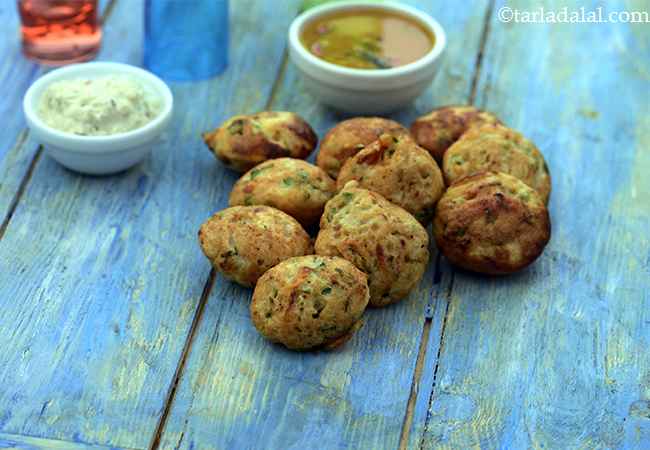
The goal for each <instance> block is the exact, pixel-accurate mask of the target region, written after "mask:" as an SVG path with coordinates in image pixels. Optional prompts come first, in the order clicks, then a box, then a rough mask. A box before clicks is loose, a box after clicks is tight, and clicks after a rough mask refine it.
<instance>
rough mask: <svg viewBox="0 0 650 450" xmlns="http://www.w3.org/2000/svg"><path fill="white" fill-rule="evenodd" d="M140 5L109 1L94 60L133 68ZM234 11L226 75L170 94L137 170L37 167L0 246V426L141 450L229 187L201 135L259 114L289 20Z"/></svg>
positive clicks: (249, 7) (243, 8) (43, 163)
mask: <svg viewBox="0 0 650 450" xmlns="http://www.w3.org/2000/svg"><path fill="white" fill-rule="evenodd" d="M138 6H141V3H139V4H138V3H137V2H132V1H118V2H117V4H116V6H115V9H114V11H113V14H112V16H111V18H110V19H109V23H108V24H107V27H106V41H105V44H106V45H105V49H104V53H103V54H102V58H106V59H111V60H118V61H127V62H130V63H134V64H139V63H140V59H141V53H140V48H141V42H142V41H141V31H142V27H141V22H142V19H141V17H142V15H141V11H139V10H138V8H137V7H138ZM232 10H233V11H232V15H233V20H234V21H235V22H236V24H237V26H235V27H233V28H234V29H233V36H232V38H233V49H234V51H233V54H232V58H231V64H230V68H229V69H228V71H227V73H226V74H224V75H223V76H222V77H220V78H218V79H215V80H212V81H210V82H203V83H196V84H192V85H188V84H179V85H176V86H173V90H174V94H175V97H176V100H177V109H176V112H175V116H174V127H173V130H172V131H170V132H169V133H168V134H167V135H166V137H165V139H164V142H163V143H162V144H161V145H160V146H159V147H158V148H156V149H155V151H154V154H153V155H152V157H151V158H149V159H148V160H147V161H146V162H144V163H142V164H140V165H139V166H137V167H135V168H133V169H132V170H130V171H128V172H126V173H124V174H121V175H119V176H113V177H84V176H80V175H77V174H74V173H72V172H69V171H66V170H65V169H63V168H61V167H60V166H59V165H58V164H56V163H55V162H54V161H52V160H51V159H49V158H48V157H46V156H45V155H44V156H43V157H41V158H40V160H39V161H38V162H37V164H36V166H35V168H34V171H33V175H32V177H31V180H30V182H29V183H28V184H27V186H26V189H25V192H24V194H23V195H22V197H21V199H20V203H19V204H18V206H17V208H16V210H15V212H14V214H13V216H12V217H11V220H10V221H9V223H8V226H7V228H6V232H5V233H4V236H3V238H2V241H1V245H0V277H1V280H2V282H0V299H1V301H2V307H3V314H1V315H0V330H1V333H0V348H2V349H3V351H2V352H0V380H2V385H1V387H0V430H2V432H5V433H10V434H26V435H33V436H38V437H47V438H51V439H60V440H64V441H75V442H86V443H98V444H102V445H114V446H120V447H122V446H124V447H133V448H145V447H147V446H148V445H149V442H150V440H151V439H152V437H153V435H154V433H155V430H156V427H157V423H158V421H159V419H160V417H161V414H162V411H163V410H164V406H165V404H166V401H167V394H168V390H169V387H170V385H171V383H172V381H173V378H174V373H175V370H176V366H177V364H178V361H179V359H180V357H181V353H182V349H183V346H184V343H185V339H186V337H187V335H188V331H189V329H190V325H191V323H192V318H193V315H194V312H195V310H196V308H197V305H198V304H199V299H200V297H201V292H202V290H203V285H204V283H205V280H206V279H207V277H208V272H209V268H208V267H207V266H206V264H205V260H204V258H203V256H202V255H201V252H200V250H199V249H198V247H197V243H196V230H197V228H198V226H199V224H200V223H201V221H202V220H204V219H205V217H207V216H208V215H209V214H210V213H212V212H213V211H214V209H215V204H216V203H218V202H222V199H223V196H225V195H226V194H227V191H228V187H229V186H230V185H231V184H232V182H233V181H234V179H235V177H234V176H233V175H231V174H225V173H223V172H221V171H219V169H218V166H217V164H216V163H215V162H214V159H213V157H212V156H211V155H210V154H209V153H208V152H207V151H206V150H205V148H204V146H203V144H202V143H201V140H200V135H199V133H200V132H201V131H203V130H205V129H208V128H209V127H211V126H214V125H215V123H216V122H218V121H219V120H220V119H221V118H223V117H225V116H228V115H231V114H234V113H237V112H240V111H241V110H257V109H262V108H263V107H264V103H265V101H266V99H267V98H268V96H269V93H270V90H271V86H272V84H273V80H274V78H275V76H276V74H277V72H278V70H279V67H280V63H281V61H282V51H283V48H284V42H285V30H286V28H287V25H288V22H289V21H290V20H291V17H292V16H293V15H294V12H293V11H287V12H286V13H280V12H279V11H278V8H277V6H273V4H272V3H271V2H269V3H265V4H261V3H260V2H253V1H237V2H232ZM250 30H255V33H252V32H250ZM13 31H14V30H12V32H13ZM14 151H30V152H31V151H33V149H27V148H25V147H24V146H23V147H20V148H14V149H12V150H11V152H14ZM20 176H21V174H18V173H15V172H14V171H11V170H10V171H8V172H7V173H5V174H3V179H5V178H7V177H20ZM7 349H10V351H7Z"/></svg>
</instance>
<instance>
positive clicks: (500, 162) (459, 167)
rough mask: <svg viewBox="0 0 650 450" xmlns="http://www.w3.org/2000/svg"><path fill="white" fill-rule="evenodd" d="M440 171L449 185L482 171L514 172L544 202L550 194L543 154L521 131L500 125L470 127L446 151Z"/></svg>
mask: <svg viewBox="0 0 650 450" xmlns="http://www.w3.org/2000/svg"><path fill="white" fill-rule="evenodd" d="M442 168H443V173H444V176H445V181H446V182H447V184H448V185H451V184H453V183H454V182H456V181H457V180H459V179H461V178H464V177H466V176H468V175H472V174H475V173H478V172H483V171H493V172H504V173H508V174H510V175H513V176H515V177H517V178H519V179H520V180H522V181H523V182H524V183H526V184H527V185H528V186H530V187H532V188H533V189H535V190H537V192H538V193H539V195H540V196H541V197H542V200H543V201H544V203H548V199H549V196H550V194H551V177H550V175H549V172H548V167H547V165H546V161H545V160H544V156H542V154H541V153H540V151H539V150H538V149H537V147H535V144H533V143H532V142H531V141H530V140H528V139H526V138H525V137H524V136H523V135H522V134H521V133H519V132H517V131H515V130H513V129H510V128H508V127H505V126H503V125H481V126H477V127H473V128H471V129H470V130H469V131H467V132H466V133H465V134H463V135H462V136H461V137H460V139H459V140H458V141H456V143H455V144H454V145H452V146H451V147H449V149H448V150H447V152H446V153H445V157H444V159H443V164H442Z"/></svg>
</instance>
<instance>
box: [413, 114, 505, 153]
mask: <svg viewBox="0 0 650 450" xmlns="http://www.w3.org/2000/svg"><path fill="white" fill-rule="evenodd" d="M485 123H491V124H496V123H501V121H500V120H499V119H498V118H497V117H496V116H495V115H494V114H492V113H490V112H487V111H481V110H480V109H477V108H475V107H473V106H458V105H452V106H444V107H442V108H438V109H434V110H433V111H431V112H430V113H429V114H426V115H424V116H422V117H419V118H417V119H416V120H415V122H413V124H412V125H411V134H412V135H413V138H414V139H415V142H417V144H418V145H420V146H421V147H424V148H425V149H427V150H428V151H429V153H431V156H433V157H434V158H435V159H436V161H438V162H439V163H441V162H442V157H443V156H444V154H445V151H447V149H448V148H449V146H451V144H453V143H454V142H456V141H457V140H458V138H460V136H461V135H462V134H463V133H465V132H466V131H467V130H468V129H469V128H470V127H473V126H475V125H482V124H485Z"/></svg>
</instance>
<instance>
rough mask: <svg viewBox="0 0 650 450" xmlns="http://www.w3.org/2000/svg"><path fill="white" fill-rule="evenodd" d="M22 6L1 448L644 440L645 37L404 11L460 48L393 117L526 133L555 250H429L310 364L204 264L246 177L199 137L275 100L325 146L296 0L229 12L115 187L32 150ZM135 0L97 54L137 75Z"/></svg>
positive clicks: (11, 137) (10, 169) (0, 384)
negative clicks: (482, 270)
mask: <svg viewBox="0 0 650 450" xmlns="http://www.w3.org/2000/svg"><path fill="white" fill-rule="evenodd" d="M10 3H11V4H10V6H9V8H8V7H7V5H5V4H4V2H3V4H2V5H0V20H1V21H2V23H9V26H7V27H6V28H3V29H2V30H0V81H2V84H0V86H2V87H0V92H1V93H2V100H0V113H2V114H3V117H4V118H5V121H6V123H7V124H8V125H7V127H6V129H3V130H0V217H3V218H4V217H6V216H7V212H8V211H10V210H11V211H12V212H13V215H12V216H11V217H10V220H8V221H7V223H6V230H5V231H4V236H3V235H2V231H1V230H0V239H2V240H1V241H0V306H1V307H2V308H3V314H0V348H1V349H3V351H2V352H0V448H20V449H32V448H110V447H111V446H114V447H120V448H146V447H147V446H149V445H151V444H152V443H154V444H155V445H158V446H159V447H160V448H187V449H191V448H201V449H203V448H220V449H221V448H283V449H284V448H287V449H289V448H311V447H313V448H372V449H378V448H397V447H398V445H400V443H401V444H402V445H403V446H404V447H407V448H420V449H428V448H472V447H481V448H629V449H636V448H650V353H649V352H648V348H650V294H648V292H649V288H650V277H649V275H650V268H649V266H650V249H649V238H648V230H649V229H650V223H649V221H648V215H649V214H650V202H648V198H650V182H649V181H648V176H647V173H648V171H649V170H650V151H648V147H650V136H649V132H648V130H649V129H650V106H649V101H648V92H649V91H650V89H649V88H650V63H649V61H650V28H649V27H648V25H647V24H638V25H627V24H612V23H610V24H599V25H593V24H581V25H576V24H572V25H559V24H557V25H550V24H549V25H543V24H537V25H534V24H503V23H500V22H498V20H497V18H496V11H497V10H498V8H500V7H501V6H503V4H502V3H500V2H497V4H496V5H494V6H492V5H490V4H489V3H488V2H486V1H477V2H474V3H473V4H463V5H462V7H459V6H458V5H454V6H451V5H446V6H445V5H443V4H438V2H429V1H415V0H413V1H409V2H408V3H410V4H413V5H416V6H419V7H421V8H423V9H425V10H427V11H429V12H430V13H432V14H433V15H434V16H435V17H436V18H438V19H439V20H440V22H441V23H442V25H443V26H444V27H445V28H446V30H447V32H448V38H449V47H448V49H447V54H446V59H445V62H444V66H443V67H442V70H441V72H440V73H439V75H438V77H437V78H436V81H435V82H434V84H433V86H432V88H431V89H430V90H429V92H428V93H427V94H426V95H424V96H423V97H422V98H420V99H419V100H418V101H417V102H416V103H415V105H414V107H413V109H411V110H408V111H404V112H402V113H398V114H395V115H394V116H393V117H394V118H396V119H397V120H400V121H402V122H403V123H406V124H408V123H409V122H410V121H411V120H412V118H413V117H415V116H416V115H418V114H421V113H423V112H425V111H427V110H429V109H430V108H432V107H433V106H435V105H441V104H446V103H465V102H468V101H470V102H471V101H475V102H476V103H477V104H478V105H480V106H484V107H486V108H488V109H490V110H493V111H495V112H496V113H497V114H499V115H500V116H501V117H502V118H503V119H504V120H505V121H506V122H507V123H508V124H510V125H512V126H513V127H515V128H519V129H520V130H521V131H523V132H524V133H526V134H527V135H529V136H530V137H531V138H533V139H534V140H535V141H536V142H537V143H538V145H539V147H540V148H541V149H542V151H543V152H544V153H545V155H546V156H547V159H548V161H549V165H550V167H551V170H552V173H553V188H554V192H553V194H552V200H551V213H552V216H553V225H554V229H553V239H552V241H551V244H550V246H549V248H548V250H547V252H546V253H545V254H544V256H543V258H542V259H541V260H540V261H539V262H538V263H537V264H536V265H535V266H533V267H532V268H531V269H530V270H528V271H526V272H524V273H522V274H520V275H516V276H513V277H508V278H499V279H490V278H483V277H476V276H472V275H468V274H465V273H455V272H453V271H452V270H451V269H450V268H449V267H448V265H447V264H446V263H445V261H444V259H442V261H441V262H440V264H439V267H438V268H437V274H436V273H434V272H436V268H435V267H434V266H435V264H434V263H433V262H432V264H431V265H430V267H429V269H428V271H427V274H426V276H425V279H424V280H423V282H422V284H421V286H420V287H419V289H418V291H417V292H416V293H414V294H413V295H412V296H411V298H409V299H408V300H406V301H404V302H402V303H401V304H398V305H395V306H393V307H390V308H388V309H384V310H371V311H369V313H368V316H367V320H366V325H365V326H364V328H363V329H362V330H361V331H360V333H358V334H357V335H356V336H355V337H354V338H353V340H352V341H351V342H350V343H348V344H347V345H346V346H345V347H344V348H342V349H340V350H338V351H335V352H331V353H315V354H310V353H304V354H296V353H291V352H288V351H285V350H283V349H282V348H280V347H278V346H274V345H270V344H268V343H266V342H265V341H263V340H262V339H261V338H260V337H259V336H258V335H257V334H256V333H255V331H254V329H253V328H252V325H251V324H250V321H249V318H248V308H247V303H248V299H249V297H250V291H248V290H245V289H242V288H239V287H237V286H236V285H234V284H232V283H228V282H226V281H225V280H223V279H222V278H221V277H216V279H214V280H213V279H212V278H210V277H209V276H208V274H209V267H208V265H207V263H206V261H205V260H204V258H203V257H202V255H201V253H200V250H199V249H198V246H197V245H196V237H195V232H196V229H197V228H198V225H199V224H200V223H201V222H202V221H203V220H204V219H205V218H206V217H208V216H209V215H210V214H211V213H212V212H213V211H214V210H217V209H219V208H221V207H223V206H224V205H225V203H226V198H227V194H228V191H229V189H230V186H231V184H232V182H233V181H234V180H235V179H236V176H235V175H234V174H232V173H230V172H228V171H226V170H224V169H223V168H222V167H221V166H219V165H218V164H217V163H215V162H214V160H213V158H212V157H211V155H209V154H208V152H206V151H205V150H204V149H203V144H202V143H201V142H200V138H199V133H200V132H201V131H203V130H206V129H208V128H210V127H212V126H214V125H216V124H217V123H219V122H220V121H221V120H223V119H225V118H226V117H228V116H230V115H232V114H235V113H239V112H252V111H255V110H260V109H263V108H265V107H267V106H268V107H271V108H275V109H288V110H294V111H296V112H298V113H300V114H301V115H303V116H305V117H306V118H307V119H308V120H309V121H310V122H311V123H312V124H313V125H314V127H315V128H316V130H317V131H318V133H319V135H321V136H322V135H323V134H324V132H325V131H327V129H328V128H329V127H331V126H332V125H333V124H334V123H335V122H336V121H338V120H340V119H341V116H339V115H337V114H335V113H332V112H331V111H329V110H327V109H326V108H323V107H321V106H319V105H318V104H316V103H314V102H313V101H312V99H311V98H310V97H309V96H308V95H307V94H305V93H304V92H303V89H302V85H301V81H300V77H299V76H298V75H297V74H296V72H295V70H294V68H293V67H292V65H291V64H290V63H288V64H287V63H285V64H284V65H283V60H282V58H283V50H284V45H285V34H286V27H287V26H288V23H289V22H290V20H291V18H292V17H293V15H295V13H296V12H297V10H298V8H299V4H300V2H299V1H292V2H282V6H281V7H280V6H279V2H254V1H252V0H250V1H239V0H238V1H237V2H231V3H230V4H231V8H232V13H231V16H232V25H233V26H232V28H233V29H232V35H233V37H232V47H231V50H232V51H231V63H230V67H229V69H228V71H227V72H226V73H225V74H224V75H223V76H222V77H219V78H216V79H214V80H210V81H205V82H200V83H194V84H178V85H174V86H173V91H174V94H175V97H176V100H177V108H176V113H175V126H174V127H173V129H172V130H171V131H170V132H169V133H168V134H167V135H166V136H165V139H164V142H163V143H162V145H161V146H160V147H159V148H158V149H157V150H156V152H155V153H154V154H153V156H152V157H151V158H150V159H149V160H147V161H146V162H144V163H143V164H141V165H139V166H138V167H136V168H134V169H132V170H130V171H128V172H127V173H125V174H122V175H120V176H114V177H107V178H93V177H83V176H79V175H76V174H73V173H71V172H68V171H66V170H65V169H62V168H60V167H59V166H58V165H57V164H56V163H54V162H53V161H51V160H50V159H49V158H47V157H46V156H44V155H43V156H41V157H40V158H35V155H37V153H36V152H37V144H36V143H34V142H32V141H31V139H30V138H29V136H28V135H27V134H25V133H24V132H23V129H24V121H23V119H22V114H21V113H20V101H21V98H22V94H23V93H24V90H25V89H26V88H27V87H28V85H29V84H30V83H31V81H33V79H34V78H35V77H37V76H38V75H39V74H40V71H39V69H37V68H36V66H35V65H32V64H31V63H28V62H26V61H24V60H23V59H22V58H21V57H20V56H19V50H18V49H17V48H16V45H15V43H16V38H15V35H14V34H11V33H13V31H14V30H15V23H16V19H15V13H14V12H13V10H12V8H14V7H15V5H14V4H13V2H10ZM432 3H436V4H432ZM642 3H643V2H636V3H635V2H629V3H622V2H612V3H611V4H610V3H608V6H607V9H608V10H625V9H627V10H634V9H636V10H643V9H644V8H646V9H647V5H645V6H644V4H642ZM564 5H565V4H555V3H554V2H550V1H549V2H546V3H545V7H546V8H549V9H550V8H555V9H558V8H560V7H561V6H564ZM508 6H511V7H513V8H519V9H522V10H523V9H527V8H528V9H529V8H531V6H530V5H529V4H524V2H518V3H517V2H509V3H508ZM574 6H575V7H576V8H577V7H579V6H586V7H587V8H589V7H593V8H595V7H596V6H598V5H596V4H595V3H594V4H593V5H583V4H579V5H578V4H577V3H576V4H575V5H574ZM140 7H141V2H133V1H130V0H117V1H115V2H114V9H113V11H112V14H111V17H110V19H109V21H108V23H107V24H106V27H105V29H106V39H105V43H106V45H105V46H104V48H103V50H102V53H101V55H100V59H105V60H116V61H126V62H130V63H134V64H139V63H140V60H141V42H142V41H141V40H142V35H141V21H140V17H141V16H140V13H139V12H138V9H137V8H140ZM570 7H571V6H570ZM134 8H135V9H134ZM5 19H6V20H5ZM485 19H487V22H486V21H485ZM6 21H8V22H6ZM12 24H13V27H14V28H12ZM486 25H487V27H486ZM251 30H254V31H251ZM5 37H7V38H6V39H5ZM482 48H483V49H484V52H483V55H482V57H481V58H479V57H478V55H479V53H480V51H481V49H482ZM30 167H32V169H31V175H30V176H26V175H25V174H26V173H29V171H30ZM21 186H23V188H24V191H21ZM16 202H17V204H15V203H16ZM14 207H15V210H14ZM432 253H433V254H434V258H433V261H435V259H436V258H435V256H436V255H435V250H434V251H433V252H432ZM202 294H203V296H202ZM427 303H430V305H431V311H430V313H429V315H430V317H431V318H430V320H428V321H425V306H426V305H427ZM418 356H419V358H420V359H419V360H418ZM416 365H417V366H418V369H417V370H416ZM414 372H415V373H414ZM176 375H178V377H179V380H178V384H177V385H176V380H175V377H176ZM414 381H415V382H416V384H415V385H413V382H414ZM171 387H174V389H172V390H171V391H170V388H171ZM172 394H173V395H172Z"/></svg>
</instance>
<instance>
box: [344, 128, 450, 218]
mask: <svg viewBox="0 0 650 450" xmlns="http://www.w3.org/2000/svg"><path fill="white" fill-rule="evenodd" d="M351 180H356V181H358V182H359V186H360V187H362V188H365V189H369V190H371V191H375V192H378V193H380V194H381V195H383V196H384V197H385V198H386V199H387V200H389V201H390V202H392V203H394V204H396V205H397V206H401V207H402V208H404V209H405V210H407V211H408V212H410V213H411V214H413V215H414V216H415V218H416V219H418V220H419V221H420V222H422V223H427V222H429V221H430V220H431V218H432V217H433V213H434V211H435V206H436V202H437V201H438V199H439V198H440V196H441V195H442V193H443V192H444V189H445V183H444V181H443V179H442V173H441V172H440V168H439V167H438V164H437V163H436V162H435V161H434V159H433V158H432V157H431V155H430V154H429V152H427V151H426V150H425V149H423V148H422V147H419V146H418V145H417V144H416V143H415V142H414V141H413V139H411V138H408V137H406V136H391V135H388V134H382V135H381V136H380V137H379V139H377V140H376V141H374V142H372V143H371V144H368V145H367V146H366V147H365V148H364V149H363V150H361V151H360V152H359V153H357V154H356V155H354V156H353V157H351V158H350V159H348V160H347V161H346V163H345V164H344V165H343V168H342V169H341V172H340V173H339V177H338V179H337V180H336V185H337V187H338V188H339V189H342V188H343V186H345V184H346V183H347V182H348V181H351Z"/></svg>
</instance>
